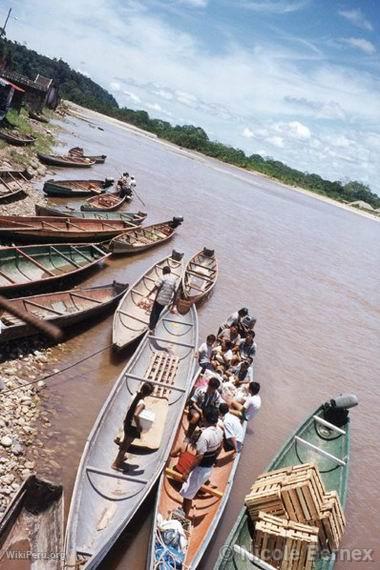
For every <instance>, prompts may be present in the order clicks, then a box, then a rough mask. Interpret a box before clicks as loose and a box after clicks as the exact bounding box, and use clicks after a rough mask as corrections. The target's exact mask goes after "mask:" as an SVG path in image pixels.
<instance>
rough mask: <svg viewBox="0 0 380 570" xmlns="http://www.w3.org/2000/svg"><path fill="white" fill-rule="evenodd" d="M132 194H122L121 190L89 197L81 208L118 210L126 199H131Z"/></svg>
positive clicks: (104, 210)
mask: <svg viewBox="0 0 380 570" xmlns="http://www.w3.org/2000/svg"><path fill="white" fill-rule="evenodd" d="M131 199H132V196H120V195H119V192H112V193H111V192H110V193H108V194H101V195H100V196H92V198H88V199H87V200H86V202H85V203H84V204H82V205H81V207H80V209H81V210H82V211H83V212H98V211H101V212H112V211H113V210H118V209H119V208H120V207H121V206H122V205H123V204H124V203H125V202H126V201H128V202H129V201H130V200H131Z"/></svg>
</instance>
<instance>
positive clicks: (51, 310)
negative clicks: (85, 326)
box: [0, 281, 128, 343]
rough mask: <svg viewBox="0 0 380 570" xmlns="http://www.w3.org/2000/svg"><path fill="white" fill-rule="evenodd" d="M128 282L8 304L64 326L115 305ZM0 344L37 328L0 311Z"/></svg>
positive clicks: (39, 296)
mask: <svg viewBox="0 0 380 570" xmlns="http://www.w3.org/2000/svg"><path fill="white" fill-rule="evenodd" d="M127 289H128V285H127V284H124V283H117V282H116V281H114V282H113V283H111V284H110V285H100V286H98V287H76V288H75V289H71V290H69V291H58V292H54V293H44V294H42V295H29V296H28V297H20V298H18V299H11V300H10V301H9V303H11V305H13V306H14V307H15V308H16V309H20V310H22V311H24V312H26V313H30V314H32V315H33V316H35V317H37V318H39V319H42V320H44V321H48V322H50V323H54V324H55V325H57V326H59V327H60V328H61V329H66V328H67V327H71V326H72V325H74V324H77V323H79V322H82V321H85V320H88V319H93V318H94V317H95V316H99V315H101V314H102V313H103V312H105V311H106V310H107V309H109V308H111V307H112V306H113V305H115V304H116V303H117V302H118V300H119V299H120V297H121V296H122V295H123V294H124V293H125V291H126V290H127ZM0 324H1V334H0V343H2V342H8V341H9V340H13V339H16V338H24V337H26V336H30V335H33V334H36V329H35V328H34V327H32V326H31V325H29V324H27V323H25V322H24V321H22V320H21V319H19V318H17V317H15V316H14V315H13V314H11V313H9V312H8V311H5V310H3V311H0Z"/></svg>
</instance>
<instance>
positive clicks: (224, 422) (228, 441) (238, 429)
mask: <svg viewBox="0 0 380 570" xmlns="http://www.w3.org/2000/svg"><path fill="white" fill-rule="evenodd" d="M219 414H220V419H219V426H220V427H221V428H222V430H223V434H224V440H223V448H224V450H225V451H235V452H237V453H239V452H240V451H241V448H242V446H243V439H244V431H243V428H242V425H241V422H240V420H239V418H237V417H236V416H235V415H234V414H232V413H231V412H230V408H229V406H228V404H225V403H223V404H220V406H219Z"/></svg>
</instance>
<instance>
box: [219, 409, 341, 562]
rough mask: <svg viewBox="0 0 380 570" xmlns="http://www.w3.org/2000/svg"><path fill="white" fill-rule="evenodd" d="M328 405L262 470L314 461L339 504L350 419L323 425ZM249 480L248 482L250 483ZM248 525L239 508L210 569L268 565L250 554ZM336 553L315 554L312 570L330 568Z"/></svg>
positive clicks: (246, 517)
mask: <svg viewBox="0 0 380 570" xmlns="http://www.w3.org/2000/svg"><path fill="white" fill-rule="evenodd" d="M326 407H328V405H326V404H325V405H322V406H319V407H318V408H317V410H315V411H314V412H313V413H312V414H311V415H310V416H309V417H308V418H307V419H306V420H305V422H304V423H303V424H302V425H301V426H300V427H299V428H298V429H297V431H296V432H295V433H294V434H292V435H291V437H290V438H289V439H288V441H287V442H286V443H285V445H284V446H283V447H282V449H281V450H280V451H279V453H278V454H277V455H276V456H275V457H274V459H273V461H272V462H271V463H270V465H269V466H268V467H267V469H266V471H274V470H276V469H281V468H282V467H289V466H294V465H299V464H301V463H314V464H315V465H316V466H317V467H318V469H319V472H320V475H321V478H322V481H323V483H324V485H325V487H326V490H327V491H336V492H337V493H338V495H339V498H340V501H341V504H342V506H343V507H344V506H345V503H346V498H347V486H348V471H349V453H350V425H351V424H350V422H348V423H347V424H346V425H345V426H344V429H341V428H338V427H335V426H334V424H331V422H329V423H330V426H331V427H328V425H326V421H325V411H326ZM252 483H253V481H252V482H249V484H252ZM252 537H253V535H252V524H251V521H250V517H249V514H248V511H247V509H246V508H245V507H243V509H242V510H241V511H240V514H239V516H238V518H237V521H236V523H235V525H234V527H233V529H232V530H231V532H230V534H229V536H228V537H227V540H226V543H225V545H224V546H223V547H222V548H221V549H220V553H221V554H220V555H219V558H218V560H217V562H216V565H215V566H214V570H253V569H255V568H256V569H258V570H259V569H261V570H262V569H264V568H268V566H269V565H268V564H266V563H265V561H262V560H260V559H259V558H256V557H253V556H252V555H251V544H252ZM335 559H336V554H335V553H334V552H333V553H331V554H330V555H326V553H325V556H323V557H318V558H317V561H316V563H315V565H314V570H331V569H332V568H333V567H334V564H335Z"/></svg>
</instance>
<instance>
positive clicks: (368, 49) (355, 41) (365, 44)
mask: <svg viewBox="0 0 380 570" xmlns="http://www.w3.org/2000/svg"><path fill="white" fill-rule="evenodd" d="M342 41H343V42H344V43H346V44H348V45H350V46H352V47H354V48H357V49H359V50H361V51H364V53H367V54H368V55H372V54H374V53H375V52H376V48H375V46H374V45H373V43H372V42H370V41H368V40H365V39H364V38H343V39H342Z"/></svg>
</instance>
